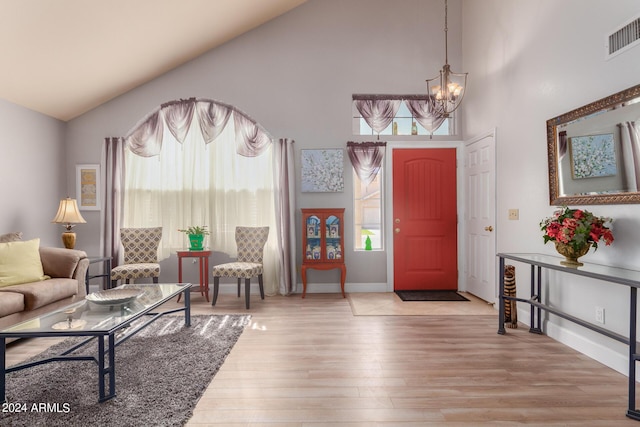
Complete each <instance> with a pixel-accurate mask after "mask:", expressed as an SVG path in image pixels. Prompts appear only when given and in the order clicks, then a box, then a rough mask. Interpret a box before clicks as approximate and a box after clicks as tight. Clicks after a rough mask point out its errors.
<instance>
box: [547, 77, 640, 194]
mask: <svg viewBox="0 0 640 427" xmlns="http://www.w3.org/2000/svg"><path fill="white" fill-rule="evenodd" d="M639 139H640V85H637V86H634V87H631V88H629V89H626V90H623V91H622V92H618V93H616V94H613V95H611V96H608V97H606V98H603V99H600V100H598V101H595V102H592V103H591V104H588V105H585V106H583V107H580V108H577V109H575V110H573V111H570V112H568V113H565V114H563V115H561V116H558V117H554V118H552V119H549V120H547V156H548V160H549V202H550V204H551V205H555V206H561V205H604V204H628V203H640V140H639Z"/></svg>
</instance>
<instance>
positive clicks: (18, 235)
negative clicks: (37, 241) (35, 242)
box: [0, 231, 22, 243]
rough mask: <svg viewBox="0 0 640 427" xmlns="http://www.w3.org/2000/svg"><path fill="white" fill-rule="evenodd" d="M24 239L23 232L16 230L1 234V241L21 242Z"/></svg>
mask: <svg viewBox="0 0 640 427" xmlns="http://www.w3.org/2000/svg"><path fill="white" fill-rule="evenodd" d="M20 240H22V232H20V231H15V232H13V233H7V234H3V235H1V236H0V243H5V242H19V241H20Z"/></svg>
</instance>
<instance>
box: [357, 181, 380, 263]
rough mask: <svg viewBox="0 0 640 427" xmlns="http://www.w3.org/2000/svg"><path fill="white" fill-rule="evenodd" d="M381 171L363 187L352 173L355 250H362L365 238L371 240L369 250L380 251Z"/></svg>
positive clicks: (364, 245)
mask: <svg viewBox="0 0 640 427" xmlns="http://www.w3.org/2000/svg"><path fill="white" fill-rule="evenodd" d="M382 175H383V171H382V169H381V170H380V171H379V172H378V175H377V176H376V178H375V179H374V180H373V182H372V183H371V184H369V185H364V184H363V183H362V181H361V180H360V178H358V176H357V175H356V173H355V171H354V173H353V183H354V227H353V229H354V246H355V250H364V249H365V247H366V240H367V237H369V239H370V240H371V249H373V250H375V249H382V247H383V239H382V235H383V234H382V222H383V219H382V191H381V190H382V188H381V187H382V185H381V183H382Z"/></svg>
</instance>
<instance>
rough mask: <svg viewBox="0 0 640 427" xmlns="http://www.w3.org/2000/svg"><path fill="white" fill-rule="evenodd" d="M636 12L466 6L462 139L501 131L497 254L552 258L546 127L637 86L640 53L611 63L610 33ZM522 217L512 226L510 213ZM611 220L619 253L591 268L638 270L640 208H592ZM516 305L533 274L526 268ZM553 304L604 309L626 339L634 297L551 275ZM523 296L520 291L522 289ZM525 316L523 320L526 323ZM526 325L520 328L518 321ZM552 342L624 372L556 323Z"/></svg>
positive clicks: (492, 0) (569, 6)
mask: <svg viewBox="0 0 640 427" xmlns="http://www.w3.org/2000/svg"><path fill="white" fill-rule="evenodd" d="M638 13H640V3H638V1H637V0H617V1H615V2H611V1H608V0H564V1H561V2H559V1H555V0H536V1H530V0H515V1H514V0H511V1H504V0H483V1H466V0H465V1H464V2H463V58H464V68H465V70H466V71H468V72H469V73H470V74H469V84H468V92H467V95H466V98H465V105H464V109H465V110H464V113H465V120H464V125H465V136H466V138H469V137H471V136H473V135H477V134H480V133H482V132H484V131H486V130H487V129H490V128H492V127H494V126H495V127H496V128H497V135H498V137H497V165H498V167H497V179H498V183H497V213H498V224H497V227H496V229H497V233H498V251H499V252H541V253H549V254H554V252H555V251H554V248H553V246H552V245H551V244H548V245H546V246H545V245H544V244H543V240H542V235H541V232H540V229H539V222H540V220H541V219H542V218H544V217H546V216H549V215H550V214H551V213H552V212H553V210H554V207H552V206H549V193H548V175H547V153H546V127H545V126H546V121H547V120H548V119H550V118H553V117H555V116H558V115H560V114H563V113H565V112H568V111H571V110H573V109H575V108H578V107H580V106H582V105H585V104H588V103H590V102H593V101H596V100H598V99H600V98H603V97H605V96H607V95H610V94H613V93H615V92H618V91H620V90H623V89H626V88H628V87H630V86H634V85H636V84H638V83H640V80H639V75H638V66H639V65H640V47H636V48H633V49H631V50H629V51H628V52H626V53H624V54H622V55H619V56H617V57H615V58H613V59H611V60H609V61H606V60H605V59H604V40H605V34H608V33H609V32H610V31H611V30H613V29H614V28H616V27H618V26H619V25H620V24H623V23H625V22H626V21H627V20H629V19H630V18H632V17H633V16H636V15H637V14H638ZM510 208H518V209H520V220H519V221H509V220H508V219H507V210H508V209H510ZM587 209H588V210H590V211H592V212H594V213H596V214H598V215H603V216H610V217H613V218H614V219H615V224H614V234H615V238H616V241H615V242H614V244H613V246H611V247H605V246H604V245H602V246H601V247H600V248H599V249H598V251H597V252H593V251H592V252H591V253H589V254H588V255H587V256H586V257H585V259H586V260H588V261H590V262H595V263H601V264H610V265H616V266H620V267H627V268H632V269H640V261H638V260H639V259H640V246H638V244H637V242H638V241H639V239H640V227H638V217H640V206H638V205H617V206H613V205H606V206H588V207H587ZM516 268H517V280H518V284H519V285H520V287H519V294H521V295H520V296H523V297H524V296H526V295H525V294H526V292H525V291H526V290H527V289H528V283H529V270H528V268H527V267H526V266H524V265H520V266H518V265H517V266H516ZM548 280H549V282H551V283H554V285H552V286H551V288H550V289H548V293H549V295H550V297H549V302H550V303H551V304H553V305H556V306H559V307H562V308H563V309H565V310H567V311H569V312H570V313H572V314H574V315H577V316H579V317H582V318H584V319H587V320H590V321H594V320H595V306H596V305H598V306H601V307H604V308H605V318H606V319H605V321H606V324H605V326H606V327H608V328H611V329H613V330H615V331H616V332H619V333H622V334H627V333H628V331H627V330H628V308H627V307H628V305H629V304H628V289H627V288H623V287H620V286H615V285H610V284H607V283H601V282H598V281H594V280H587V281H585V280H577V279H575V278H573V277H567V276H565V275H560V274H551V275H550V277H548ZM523 288H524V289H523ZM521 317H522V316H521ZM521 320H522V319H521ZM546 327H547V329H548V333H549V334H550V335H551V336H554V337H556V338H558V339H559V340H561V341H563V342H565V343H567V344H569V345H572V346H574V347H575V348H577V349H579V350H581V351H583V352H585V353H587V354H589V355H591V356H593V357H596V358H598V359H599V360H602V361H604V362H605V363H607V364H609V365H610V366H613V367H614V368H615V369H618V370H620V371H621V372H626V364H625V363H626V362H625V356H624V353H625V348H624V347H623V346H621V345H619V344H618V343H616V342H613V341H611V340H608V339H606V338H602V337H600V336H599V335H597V334H594V333H591V332H588V331H585V330H584V329H583V328H581V327H578V326H575V325H573V324H570V323H568V322H564V321H561V320H560V319H557V318H555V319H554V318H552V321H551V322H550V323H548V324H547V326H546Z"/></svg>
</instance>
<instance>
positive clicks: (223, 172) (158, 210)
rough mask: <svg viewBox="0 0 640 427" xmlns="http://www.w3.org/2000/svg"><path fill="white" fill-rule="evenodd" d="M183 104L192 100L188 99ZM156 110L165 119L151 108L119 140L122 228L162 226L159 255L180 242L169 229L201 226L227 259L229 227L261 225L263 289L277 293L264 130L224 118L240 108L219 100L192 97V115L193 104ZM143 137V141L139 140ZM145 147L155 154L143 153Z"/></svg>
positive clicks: (232, 251)
mask: <svg viewBox="0 0 640 427" xmlns="http://www.w3.org/2000/svg"><path fill="white" fill-rule="evenodd" d="M183 102H184V103H187V104H193V103H194V102H195V100H187V101H183ZM176 106H177V109H176V108H174V107H176ZM164 107H165V108H166V109H167V111H168V114H167V116H169V114H170V115H171V119H170V120H169V121H166V122H165V120H166V119H165V120H163V117H164V115H165V111H164V110H160V111H158V112H157V114H156V113H152V114H151V115H150V116H149V117H148V118H147V119H145V120H143V121H142V122H141V124H140V126H141V127H140V128H139V129H140V131H134V132H133V133H132V134H131V135H130V136H129V137H128V139H127V140H128V142H130V145H129V147H130V148H131V149H130V150H126V151H125V154H124V157H125V164H126V167H127V173H126V175H125V178H124V187H125V192H124V202H123V226H126V227H149V226H162V227H163V236H162V241H161V246H160V249H159V257H160V259H165V258H168V257H169V255H170V254H171V252H174V251H175V250H176V249H181V248H185V247H186V246H187V245H188V242H187V238H186V236H185V235H184V234H183V233H180V232H178V231H177V230H178V229H182V228H185V227H187V226H189V225H207V226H209V229H210V231H211V235H210V236H208V242H207V243H206V244H207V246H209V247H211V248H212V250H214V251H216V252H223V253H226V254H229V255H230V256H231V257H235V256H236V243H235V227H236V226H237V225H245V226H269V227H270V233H269V240H268V241H267V245H266V246H265V256H264V264H265V274H264V278H265V291H266V293H267V294H271V295H272V294H275V293H277V292H278V290H279V287H280V284H279V280H277V279H278V278H279V277H280V274H279V273H280V269H281V266H280V257H279V253H278V232H277V231H276V230H277V229H276V208H275V197H274V192H275V191H276V186H275V182H276V181H275V177H274V169H275V168H274V159H273V155H274V154H273V144H271V143H266V141H269V142H271V140H270V139H269V137H268V135H267V134H266V133H265V132H264V131H263V130H262V129H261V128H259V126H258V125H257V124H255V123H254V122H251V121H250V120H248V121H246V120H245V119H246V117H242V119H240V120H238V119H234V120H229V118H230V115H240V113H239V112H238V111H237V110H235V109H233V108H232V107H230V106H225V105H223V104H219V103H215V104H213V103H208V102H206V101H202V102H200V101H198V102H197V103H196V104H195V110H196V111H197V114H193V113H192V112H191V113H189V110H191V111H193V109H192V108H190V107H189V108H186V107H185V106H184V105H182V104H176V105H169V104H165V106H164ZM167 107H168V108H167ZM185 117H190V120H189V121H186V120H185ZM203 118H204V119H205V120H203ZM195 121H197V122H198V123H194V122H195ZM163 122H165V123H166V126H165V125H163ZM169 122H172V123H173V125H175V126H173V125H169ZM238 125H239V126H240V128H238ZM172 128H173V130H172ZM158 129H160V130H158ZM203 129H204V130H203ZM176 135H177V136H178V137H179V138H180V140H178V139H177V138H176ZM145 137H147V138H149V140H148V141H147V144H143V143H142V141H144V138H145ZM146 145H148V146H149V147H152V150H150V149H148V148H147V147H146ZM152 151H157V154H156V155H152V156H149V155H148V154H149V153H150V152H152ZM238 151H242V152H243V154H244V155H239V154H238ZM247 155H252V156H253V157H247ZM293 268H294V271H295V266H294V267H293Z"/></svg>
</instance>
